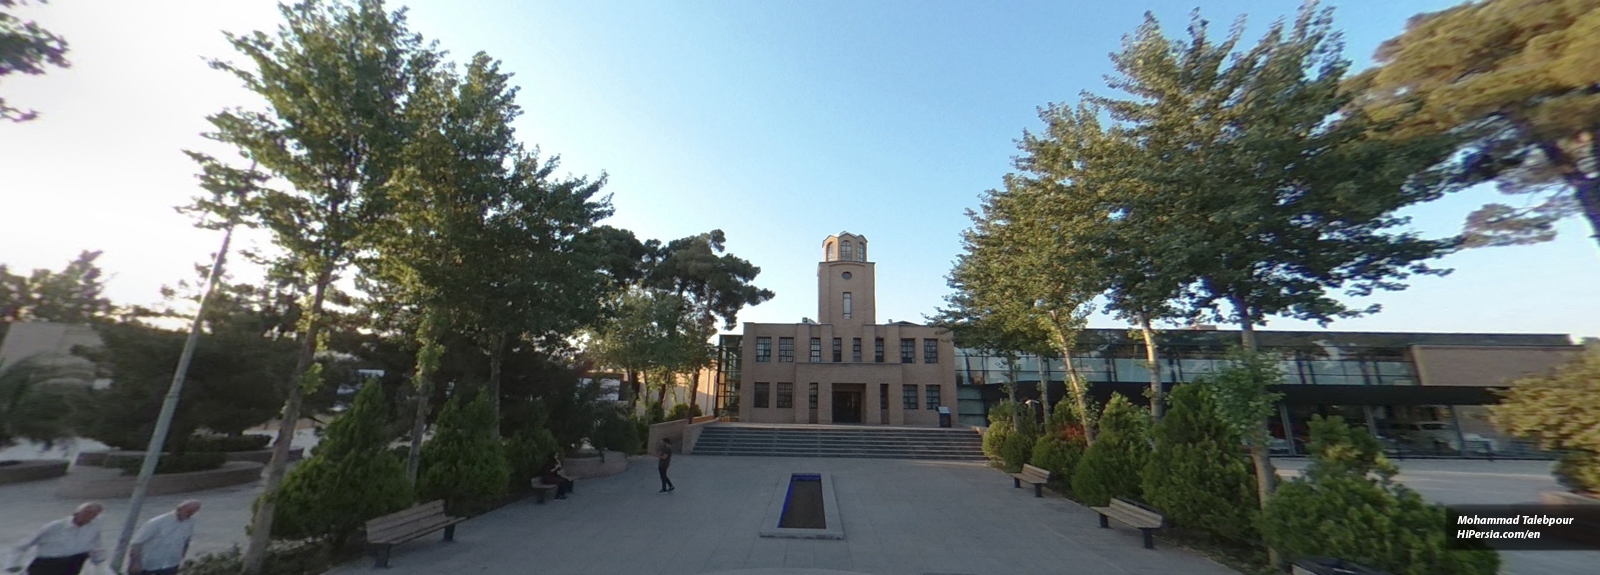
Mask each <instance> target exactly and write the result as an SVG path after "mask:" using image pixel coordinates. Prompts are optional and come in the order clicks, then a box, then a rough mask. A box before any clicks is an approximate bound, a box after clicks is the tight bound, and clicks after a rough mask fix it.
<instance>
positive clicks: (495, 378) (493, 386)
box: [489, 332, 507, 439]
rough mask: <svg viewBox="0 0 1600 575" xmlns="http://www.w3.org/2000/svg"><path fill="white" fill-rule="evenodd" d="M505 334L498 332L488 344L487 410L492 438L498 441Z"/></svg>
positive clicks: (504, 359)
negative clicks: (490, 415) (492, 432)
mask: <svg viewBox="0 0 1600 575" xmlns="http://www.w3.org/2000/svg"><path fill="white" fill-rule="evenodd" d="M506 340H507V338H506V334H505V332H499V333H496V334H495V335H494V339H493V340H492V341H491V342H490V343H489V346H490V347H489V409H490V412H491V413H493V414H494V415H493V417H492V418H490V421H493V422H494V438H495V439H500V369H501V367H503V366H504V365H505V362H506Z"/></svg>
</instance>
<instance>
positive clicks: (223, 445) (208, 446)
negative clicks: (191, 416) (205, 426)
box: [184, 434, 272, 453]
mask: <svg viewBox="0 0 1600 575" xmlns="http://www.w3.org/2000/svg"><path fill="white" fill-rule="evenodd" d="M269 443H272V436H270V435H260V434H250V435H227V436H222V437H203V436H195V437H191V438H189V443H188V444H187V445H186V446H185V447H184V448H185V449H186V450H188V451H221V452H225V453H234V452H239V451H261V450H264V449H266V448H267V444H269Z"/></svg>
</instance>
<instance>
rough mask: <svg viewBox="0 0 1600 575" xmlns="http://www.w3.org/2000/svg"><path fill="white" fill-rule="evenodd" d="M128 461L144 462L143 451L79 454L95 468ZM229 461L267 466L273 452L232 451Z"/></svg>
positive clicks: (300, 450)
mask: <svg viewBox="0 0 1600 575" xmlns="http://www.w3.org/2000/svg"><path fill="white" fill-rule="evenodd" d="M305 452H306V450H305V448H304V447H295V448H292V449H290V450H289V461H290V462H291V463H292V462H295V461H299V460H300V458H302V457H304V456H305ZM128 461H144V452H143V451H86V452H83V453H79V454H78V465H90V466H94V467H116V466H117V465H119V464H122V463H124V462H128ZM228 461H230V462H232V461H246V462H253V463H260V464H262V465H266V464H268V463H270V462H272V450H271V449H263V450H260V451H230V452H228Z"/></svg>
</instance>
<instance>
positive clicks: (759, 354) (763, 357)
mask: <svg viewBox="0 0 1600 575" xmlns="http://www.w3.org/2000/svg"><path fill="white" fill-rule="evenodd" d="M756 361H757V362H761V363H766V362H769V361H772V338H770V337H758V338H756Z"/></svg>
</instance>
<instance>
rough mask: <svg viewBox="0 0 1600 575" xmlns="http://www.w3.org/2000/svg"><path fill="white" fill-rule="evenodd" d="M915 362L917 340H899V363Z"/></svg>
mask: <svg viewBox="0 0 1600 575" xmlns="http://www.w3.org/2000/svg"><path fill="white" fill-rule="evenodd" d="M916 362H917V340H915V339H901V340H900V363H916Z"/></svg>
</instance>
